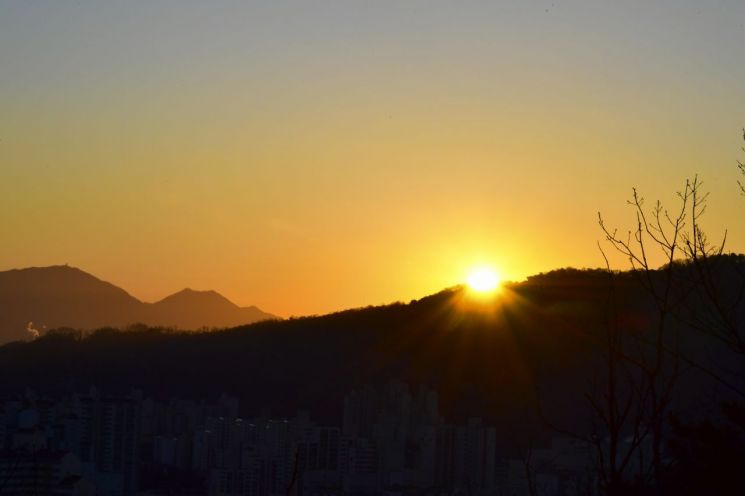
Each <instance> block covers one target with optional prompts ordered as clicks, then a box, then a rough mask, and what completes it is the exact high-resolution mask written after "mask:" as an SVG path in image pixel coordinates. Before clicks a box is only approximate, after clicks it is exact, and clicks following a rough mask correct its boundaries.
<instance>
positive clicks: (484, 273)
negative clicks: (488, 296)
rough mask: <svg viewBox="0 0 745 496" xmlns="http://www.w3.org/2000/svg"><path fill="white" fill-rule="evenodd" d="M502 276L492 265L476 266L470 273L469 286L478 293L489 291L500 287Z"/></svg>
mask: <svg viewBox="0 0 745 496" xmlns="http://www.w3.org/2000/svg"><path fill="white" fill-rule="evenodd" d="M500 282H501V281H500V277H499V274H497V272H496V271H495V270H494V269H492V268H490V267H476V268H475V269H473V270H472V271H471V272H470V273H469V274H468V279H467V280H466V283H467V284H468V287H469V288H470V289H471V290H473V291H476V292H478V293H489V292H492V291H494V290H496V289H497V288H498V287H499V283H500Z"/></svg>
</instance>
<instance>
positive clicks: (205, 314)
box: [0, 265, 277, 344]
mask: <svg viewBox="0 0 745 496" xmlns="http://www.w3.org/2000/svg"><path fill="white" fill-rule="evenodd" d="M274 318H277V317H275V316H274V315H271V314H269V313H265V312H263V311H261V310H259V309H258V308H256V307H254V306H252V307H246V308H242V307H239V306H237V305H235V304H234V303H232V302H231V301H229V300H228V299H227V298H225V297H223V296H221V295H220V294H218V293H216V292H214V291H193V290H190V289H184V290H183V291H180V292H178V293H176V294H173V295H171V296H168V297H166V298H164V299H163V300H161V301H159V302H156V303H144V302H142V301H140V300H138V299H137V298H135V297H133V296H132V295H130V294H129V293H127V292H126V291H124V290H123V289H121V288H119V287H117V286H114V285H113V284H111V283H108V282H106V281H102V280H100V279H98V278H96V277H94V276H92V275H91V274H88V273H86V272H84V271H82V270H80V269H77V268H74V267H69V266H67V265H60V266H52V267H32V268H27V269H15V270H8V271H4V272H0V344H1V343H6V342H9V341H16V340H21V339H27V338H29V337H33V336H35V335H37V334H43V333H44V332H45V330H46V329H52V328H58V327H69V328H75V329H97V328H100V327H124V326H128V325H131V324H135V323H142V324H146V325H150V326H168V327H178V328H180V329H199V328H203V327H233V326H237V325H242V324H249V323H252V322H257V321H260V320H265V319H274Z"/></svg>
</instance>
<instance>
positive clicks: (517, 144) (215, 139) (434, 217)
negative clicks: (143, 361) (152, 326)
mask: <svg viewBox="0 0 745 496" xmlns="http://www.w3.org/2000/svg"><path fill="white" fill-rule="evenodd" d="M743 46H745V2H742V1H741V0H732V1H710V2H701V1H695V2H694V1H686V0H675V1H664V2H654V1H652V2H650V1H628V2H610V1H608V2H605V1H571V2H570V1H560V0H555V1H551V2H549V1H537V2H527V1H526V2H498V1H489V2H486V1H484V2H476V1H472V2H469V1H457V2H456V1H439V0H428V1H416V0H412V1H404V2H402V1H383V0H381V1H375V2H369V1H368V2H357V1H333V2H332V1H308V2H305V1H303V2H300V1H298V2H286V1H281V0H279V1H277V0H274V1H272V2H237V1H236V2H227V1H214V2H196V1H194V2H192V1H186V0H181V1H156V2H151V1H127V2H124V1H111V2H101V1H97V2H85V1H73V0H70V1H66V2H59V1H28V0H22V1H7V0H0V270H7V269H11V268H21V267H28V266H45V265H55V264H65V263H68V264H70V265H73V266H76V267H80V268H82V269H83V270H86V271H87V272H91V273H93V274H94V275H96V276H98V277H100V278H102V279H104V280H107V281H109V282H112V283H114V284H116V285H118V286H120V287H122V288H124V289H126V290H127V291H128V292H130V293H131V294H132V295H133V296H135V297H137V298H140V299H142V300H144V301H156V300H159V299H161V298H163V297H165V296H167V295H168V294H170V293H173V292H175V291H178V290H180V289H182V288H184V287H191V288H193V289H215V290H217V291H219V292H220V293H222V294H223V295H225V296H226V297H228V298H229V299H231V300H232V301H234V302H236V303H238V304H240V305H258V306H259V307H261V308H262V309H264V310H266V311H269V312H273V313H276V314H279V315H282V316H291V315H308V314H319V313H325V312H329V311H334V310H339V309H343V308H349V307H358V306H364V305H368V304H381V303H388V302H393V301H399V300H400V301H408V300H410V299H413V298H419V297H421V296H424V295H427V294H431V293H433V292H436V291H439V290H440V289H443V288H445V287H450V286H453V285H455V284H458V283H460V282H462V281H463V280H464V279H465V278H466V274H467V273H468V270H469V268H471V267H473V266H476V265H481V264H486V265H491V266H493V267H496V268H497V270H499V271H500V272H501V274H502V276H503V277H505V278H507V279H511V280H520V279H522V278H524V277H526V276H528V275H530V274H534V273H538V272H541V271H548V270H551V269H554V268H559V267H566V266H573V267H597V266H600V265H602V263H603V260H602V257H601V255H600V252H599V250H598V248H597V244H596V243H597V241H598V240H600V239H602V233H601V232H600V230H599V228H598V225H597V215H598V212H602V213H603V216H604V217H605V218H606V219H607V222H608V224H610V225H612V226H618V227H619V228H621V230H625V229H628V228H631V227H633V224H634V217H633V212H632V211H631V210H630V209H629V207H628V206H627V205H626V200H627V199H628V198H629V196H630V193H631V190H632V188H633V187H637V188H638V189H639V191H640V192H641V193H642V194H643V195H644V196H645V197H646V198H647V199H648V201H652V200H655V199H661V200H663V202H665V203H666V204H669V205H671V206H672V205H674V204H675V196H674V194H675V192H676V191H678V190H680V189H681V187H682V186H683V184H684V183H685V180H686V178H689V177H692V176H694V175H695V174H699V176H700V177H701V178H702V179H703V181H704V185H705V189H706V190H707V191H709V192H710V194H711V196H710V199H709V206H708V210H707V213H706V218H705V226H706V227H707V229H708V230H709V232H710V233H712V237H716V234H717V233H722V232H723V231H724V229H728V233H729V234H728V245H727V246H728V248H729V250H731V251H736V252H744V251H745V222H743V221H742V218H743V212H745V198H743V197H742V196H740V195H739V190H738V188H737V179H738V171H737V167H736V162H737V160H738V159H739V160H745V151H743V150H742V149H741V147H742V146H743V145H745V141H743V136H742V134H743V131H742V128H743V127H745V91H743V88H745V63H743V60H744V59H743V54H742V47H743ZM612 261H613V263H614V266H616V267H617V268H623V266H624V264H623V260H622V259H620V258H618V257H614V258H613V259H612Z"/></svg>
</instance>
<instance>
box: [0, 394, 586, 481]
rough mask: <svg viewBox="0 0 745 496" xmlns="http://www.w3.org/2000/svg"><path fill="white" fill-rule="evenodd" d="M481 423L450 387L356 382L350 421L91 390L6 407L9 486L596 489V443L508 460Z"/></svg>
mask: <svg viewBox="0 0 745 496" xmlns="http://www.w3.org/2000/svg"><path fill="white" fill-rule="evenodd" d="M496 445H497V434H496V430H495V429H494V428H493V427H489V426H486V425H484V424H483V423H482V421H481V420H479V419H470V420H469V421H468V422H466V423H465V424H463V425H452V424H447V423H445V422H444V421H443V419H442V417H441V416H440V415H439V413H438V399H437V394H436V393H434V392H433V391H431V390H428V389H427V388H426V387H420V388H419V389H418V390H417V391H415V392H414V393H413V394H412V393H411V392H410V391H409V388H408V387H407V386H406V385H404V384H402V383H400V382H391V383H390V384H389V385H387V386H386V387H385V388H383V389H382V390H376V389H373V388H364V389H362V390H357V391H352V392H351V393H349V394H348V395H347V396H346V398H345V400H344V407H343V421H342V425H341V426H321V425H317V424H316V423H314V422H313V421H312V420H311V418H310V416H309V415H308V414H307V413H304V412H298V413H297V414H295V415H294V416H293V417H292V418H287V419H275V418H270V416H269V415H259V416H258V417H256V418H251V419H249V418H242V417H241V416H239V409H238V401H237V400H236V399H235V398H231V397H227V396H223V397H221V398H220V399H219V400H217V401H216V402H213V403H207V402H203V401H202V402H197V401H186V400H176V399H172V400H169V401H153V400H151V399H148V398H144V397H143V395H142V394H141V393H139V392H135V393H132V394H130V395H129V396H127V397H126V398H122V397H111V396H108V395H105V394H100V393H98V392H97V391H95V390H91V391H90V392H88V393H87V394H72V395H67V396H66V397H64V398H59V399H55V400H50V399H45V398H38V397H36V396H35V395H34V394H33V393H31V392H27V393H26V394H25V395H24V397H22V398H17V399H11V400H6V401H4V402H2V403H1V404H0V494H18V495H21V494H55V495H56V494H59V495H112V496H119V495H122V496H124V495H136V494H137V495H163V494H183V495H187V494H195V495H196V494H205V495H211V496H249V495H250V496H254V495H256V496H280V495H281V496H285V495H297V496H301V495H303V496H305V495H307V496H324V495H342V494H344V495H347V494H349V495H379V494H387V495H456V494H463V495H474V496H476V495H509V496H517V495H522V494H526V495H527V494H546V495H548V494H552V495H567V496H568V495H572V494H590V492H588V491H591V490H592V487H593V484H594V481H593V479H592V477H591V474H592V470H591V463H590V461H591V460H590V459H591V456H590V455H591V453H590V452H589V449H588V447H587V446H585V445H583V444H581V443H576V442H572V441H569V440H560V439H557V440H554V442H553V444H552V446H551V447H549V448H545V449H542V450H533V451H531V452H530V453H528V454H527V455H526V456H524V457H521V459H519V460H517V459H506V458H504V457H500V456H498V450H497V447H496Z"/></svg>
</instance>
